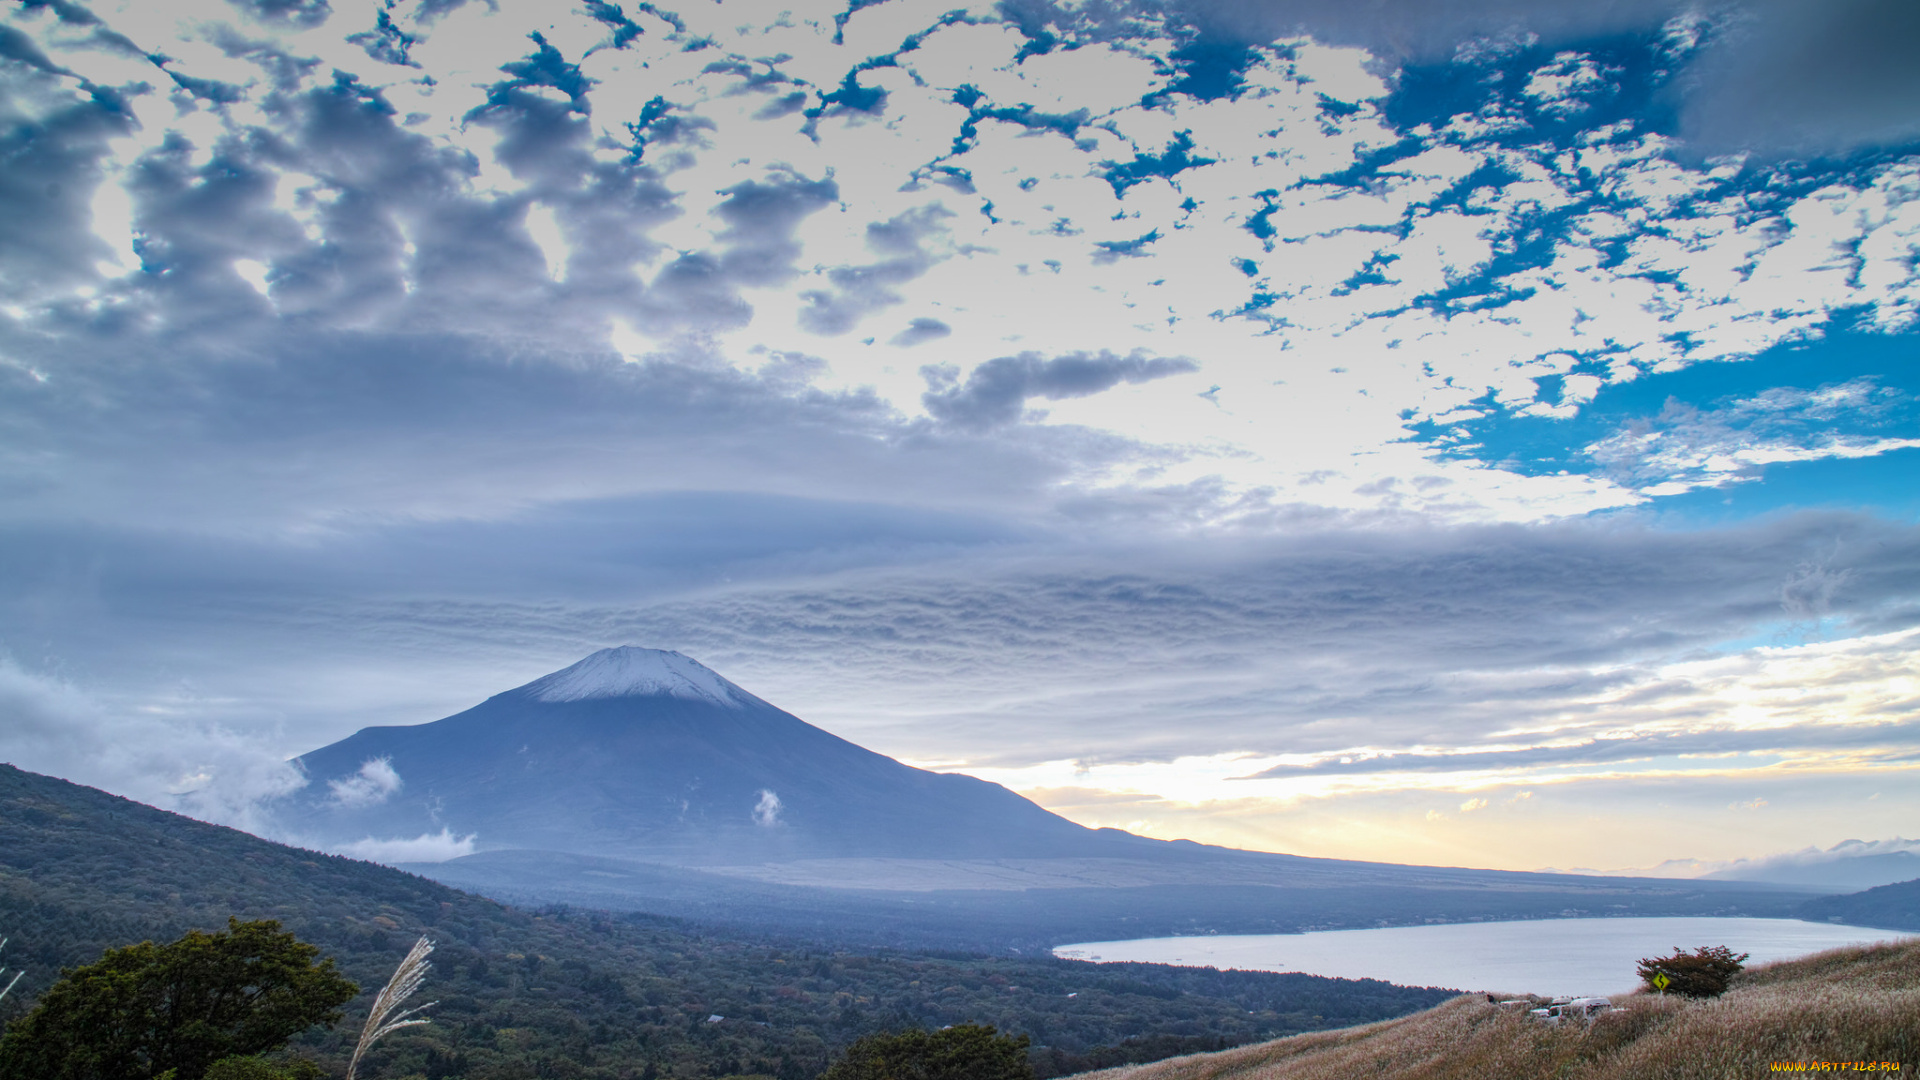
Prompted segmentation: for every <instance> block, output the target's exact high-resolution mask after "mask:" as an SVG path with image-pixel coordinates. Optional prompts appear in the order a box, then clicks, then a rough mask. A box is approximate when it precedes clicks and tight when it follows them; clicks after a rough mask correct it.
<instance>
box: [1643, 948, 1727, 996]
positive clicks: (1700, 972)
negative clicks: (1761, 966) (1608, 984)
mask: <svg viewBox="0 0 1920 1080" xmlns="http://www.w3.org/2000/svg"><path fill="white" fill-rule="evenodd" d="M1748 955H1749V954H1748V953H1741V954H1740V955H1739V956H1735V955H1733V950H1732V949H1729V948H1727V947H1726V946H1725V945H1712V946H1707V945H1702V946H1701V947H1700V948H1698V949H1695V950H1693V952H1691V953H1689V952H1687V951H1686V950H1685V949H1682V948H1681V947H1680V946H1678V945H1675V946H1674V947H1673V955H1672V956H1656V957H1653V958H1651V959H1646V960H1642V961H1640V967H1639V972H1640V978H1641V981H1643V982H1645V983H1646V984H1647V985H1648V986H1649V987H1651V988H1653V989H1655V990H1658V991H1660V992H1661V993H1663V994H1679V995H1681V996H1683V997H1690V998H1710V997H1719V996H1720V995H1721V994H1724V993H1726V992H1727V984H1728V982H1729V981H1730V980H1731V979H1732V978H1733V977H1734V975H1736V974H1738V973H1739V971H1740V969H1741V968H1743V967H1745V966H1746V960H1747V957H1748ZM1662 975H1664V976H1666V985H1665V986H1662V985H1660V983H1659V982H1658V981H1657V980H1658V979H1659V977H1660V976H1662Z"/></svg>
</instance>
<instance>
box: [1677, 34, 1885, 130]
mask: <svg viewBox="0 0 1920 1080" xmlns="http://www.w3.org/2000/svg"><path fill="white" fill-rule="evenodd" d="M1916 56H1920V5H1915V4H1912V3H1908V2H1905V0H1832V2H1829V3H1820V4H1800V3H1793V2H1791V0H1774V2H1772V3H1766V4H1761V5H1757V6H1756V8H1755V9H1754V11H1753V13H1752V15H1751V16H1750V17H1749V18H1746V19H1742V20H1739V21H1737V22H1731V23H1730V24H1729V25H1727V26H1726V28H1725V29H1724V30H1723V31H1722V33H1721V39H1720V40H1719V41H1718V42H1716V43H1715V45H1714V46H1713V47H1712V48H1710V49H1709V50H1708V51H1707V53H1706V54H1705V56H1704V57H1703V58H1702V59H1701V60H1700V61H1699V62H1698V63H1697V64H1696V65H1695V66H1694V67H1693V69H1692V70H1690V71H1689V72H1687V90H1688V93H1687V96H1686V108H1685V111H1684V113H1683V127H1682V131H1683V133H1684V134H1685V135H1686V137H1687V139H1688V140H1689V141H1690V142H1691V143H1692V144H1693V145H1694V146H1696V147H1697V148H1699V149H1700V150H1702V151H1704V152H1707V153H1729V152H1735V151H1739V150H1744V149H1748V148H1752V147H1759V148H1763V149H1776V150H1779V151H1781V152H1785V153H1791V154H1795V155H1811V154H1820V153H1833V152H1845V151H1848V150H1851V149H1854V148H1855V147H1858V146H1862V145H1867V146H1874V145H1879V146H1887V145H1903V144H1912V143H1915V142H1920V63H1915V62H1914V57H1916Z"/></svg>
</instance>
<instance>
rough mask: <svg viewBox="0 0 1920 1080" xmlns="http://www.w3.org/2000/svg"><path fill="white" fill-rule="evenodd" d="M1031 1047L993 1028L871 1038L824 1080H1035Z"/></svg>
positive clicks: (859, 1042) (983, 1026) (836, 1064)
mask: <svg viewBox="0 0 1920 1080" xmlns="http://www.w3.org/2000/svg"><path fill="white" fill-rule="evenodd" d="M1029 1041H1030V1040H1029V1039H1028V1038H1027V1037H1026V1036H1025V1035H1021V1036H1019V1037H1018V1038H1015V1037H1013V1036H1009V1035H999V1034H995V1032H994V1029H993V1027H992V1026H991V1025H988V1024H957V1025H955V1026H953V1027H949V1028H942V1029H941V1030H939V1031H923V1030H920V1029H918V1028H914V1029H910V1030H907V1031H899V1032H892V1033H888V1034H881V1035H869V1036H867V1037H866V1038H864V1039H860V1040H857V1041H856V1042H855V1043H854V1044H853V1045H852V1046H849V1047H847V1052H846V1053H845V1054H842V1055H841V1056H840V1060H838V1061H836V1062H834V1063H833V1065H832V1066H831V1067H830V1068H828V1069H827V1071H826V1073H825V1074H824V1075H823V1076H821V1078H820V1080H1033V1066H1032V1065H1030V1064H1028V1062H1027V1044H1028V1042H1029Z"/></svg>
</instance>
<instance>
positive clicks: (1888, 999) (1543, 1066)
mask: <svg viewBox="0 0 1920 1080" xmlns="http://www.w3.org/2000/svg"><path fill="white" fill-rule="evenodd" d="M1616 1004H1621V1005H1624V1006H1625V1011H1624V1012H1617V1013H1608V1014H1606V1015H1604V1016H1602V1017H1600V1018H1598V1019H1597V1020H1595V1021H1594V1022H1593V1024H1592V1025H1591V1026H1589V1027H1581V1026H1578V1025H1568V1026H1567V1027H1564V1028H1553V1027H1548V1026H1546V1025H1545V1024H1542V1023H1540V1022H1538V1021H1536V1020H1532V1019H1530V1018H1528V1017H1526V1016H1524V1015H1518V1014H1516V1013H1513V1012H1510V1011H1506V1010H1502V1009H1500V1008H1498V1007H1496V1006H1493V1005H1489V1004H1488V1003H1487V1000H1486V998H1485V997H1484V996H1482V995H1478V994H1474V995H1468V996H1464V997H1457V998H1454V999H1453V1000H1451V1001H1448V1002H1446V1003H1445V1004H1442V1005H1440V1006H1438V1007H1436V1008H1433V1009H1430V1010H1428V1011H1427V1012H1424V1013H1418V1014H1415V1015H1413V1016H1408V1017H1402V1018H1401V1019H1398V1020H1387V1021H1383V1022H1381V1023H1377V1024H1369V1025H1366V1026H1364V1027H1354V1028H1348V1029H1345V1030H1343V1031H1322V1032H1315V1033H1312V1034H1308V1035H1296V1036H1293V1037H1292V1038H1286V1039H1280V1040H1278V1041H1275V1042H1269V1043H1262V1044H1260V1045H1257V1046H1243V1047H1240V1048H1238V1049H1234V1050H1226V1051H1222V1052H1220V1053H1217V1054H1195V1055H1192V1056H1189V1057H1182V1058H1174V1059H1171V1060H1168V1061H1161V1062H1156V1063H1154V1064H1151V1065H1139V1066H1134V1067H1130V1068H1121V1069H1109V1070H1106V1071H1104V1072H1098V1073H1088V1074H1084V1076H1083V1077H1082V1078H1080V1080H1350V1078H1352V1077H1355V1076H1368V1077H1388V1078H1399V1080H1469V1078H1471V1080H1485V1078H1487V1077H1499V1078H1501V1080H1534V1078H1539V1080H1547V1078H1553V1080H1637V1078H1640V1077H1655V1076H1657V1077H1661V1078H1663V1080H1667V1078H1671V1080H1724V1078H1734V1077H1741V1078H1745V1077H1755V1076H1760V1075H1763V1074H1767V1073H1770V1072H1773V1071H1776V1070H1775V1063H1776V1062H1778V1063H1787V1064H1792V1063H1801V1064H1808V1063H1814V1062H1848V1063H1851V1062H1875V1063H1887V1062H1898V1063H1900V1065H1901V1069H1900V1073H1899V1074H1900V1075H1911V1073H1912V1070H1914V1069H1915V1068H1920V941H1910V942H1904V943H1901V944H1897V945H1882V946H1876V947H1872V948H1849V949H1835V950H1833V951H1831V952H1823V953H1816V954H1814V955H1812V956H1807V957H1802V958H1801V959H1798V960H1788V961H1783V962H1781V963H1777V964H1770V965H1767V966H1765V967H1760V968H1755V969H1753V970H1752V971H1750V972H1747V973H1745V974H1743V975H1741V976H1738V977H1737V979H1736V982H1735V985H1734V988H1733V989H1732V990H1730V991H1728V993H1727V994H1726V996H1724V997H1721V998H1719V999H1716V1000H1711V1001H1687V1000H1684V999H1681V998H1676V997H1658V996H1654V995H1646V994H1636V995H1634V996H1631V997H1628V998H1625V999H1616ZM1882 1067H1883V1068H1884V1067H1885V1066H1884V1065H1883V1066H1882ZM1827 1071H1834V1070H1827ZM1847 1071H1853V1070H1852V1069H1851V1066H1849V1069H1848V1070H1847ZM1876 1071H1877V1070H1876Z"/></svg>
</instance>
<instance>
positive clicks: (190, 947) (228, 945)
mask: <svg viewBox="0 0 1920 1080" xmlns="http://www.w3.org/2000/svg"><path fill="white" fill-rule="evenodd" d="M319 955H320V950H319V949H318V948H316V947H315V946H312V945H308V944H307V943H305V942H303V941H301V940H299V939H298V938H296V937H294V936H293V935H292V934H289V933H285V932H283V931H281V929H280V924H279V923H277V922H274V921H272V920H271V919H267V920H261V921H259V922H246V923H243V922H241V921H239V920H238V919H231V918H230V919H228V920H227V929H226V930H224V931H220V932H218V933H212V934H208V933H203V932H201V931H198V930H194V931H190V932H189V933H188V934H187V935H186V936H185V937H183V938H181V939H180V940H178V941H176V942H173V943H172V944H170V945H155V944H154V943H153V942H151V941H143V942H141V943H140V944H138V945H129V946H126V947H125V948H119V949H109V950H107V952H106V954H105V955H103V956H101V957H100V959H99V960H98V961H96V962H94V963H91V964H87V965H85V966H83V967H78V968H73V969H70V970H68V971H67V972H65V973H64V975H63V976H62V978H61V979H60V981H59V982H56V983H54V984H53V985H52V986H50V987H48V988H47V991H46V992H45V993H44V994H42V995H40V1000H39V1002H38V1004H36V1005H35V1006H34V1008H33V1011H32V1012H29V1013H28V1014H27V1015H26V1017H25V1018H24V1019H22V1020H21V1021H19V1022H18V1023H16V1024H12V1025H10V1026H9V1028H8V1030H7V1033H6V1035H5V1037H4V1038H0V1080H148V1078H150V1077H155V1076H164V1075H167V1074H168V1073H169V1071H171V1073H172V1075H173V1076H174V1077H175V1080H201V1078H202V1077H203V1076H205V1075H206V1074H207V1071H208V1069H209V1067H210V1066H212V1065H213V1064H214V1063H215V1062H217V1061H220V1060H221V1059H222V1058H229V1057H235V1056H244V1055H252V1054H260V1053H264V1052H266V1051H269V1050H278V1049H279V1048H280V1047H282V1046H284V1045H286V1043H287V1040H289V1039H291V1038H293V1037H294V1036H295V1035H298V1034H300V1033H301V1032H303V1031H305V1030H307V1029H308V1028H310V1027H313V1026H314V1025H316V1024H321V1025H326V1026H329V1027H331V1026H332V1025H333V1024H335V1023H337V1022H338V1021H339V1020H340V1015H341V1014H340V1006H341V1005H344V1004H346V1002H347V1001H348V1000H349V999H351V998H352V997H353V996H354V995H355V994H357V993H359V991H360V988H359V987H357V986H355V985H354V984H352V983H350V982H348V981H347V980H346V979H343V978H341V977H340V975H339V973H338V972H336V971H334V968H333V961H332V960H319V959H317V958H318V957H319ZM235 1068H243V1067H242V1066H232V1067H229V1068H228V1070H227V1071H228V1072H230V1073H231V1072H233V1069H235ZM234 1075H236V1076H240V1077H244V1076H246V1075H247V1074H246V1073H245V1072H244V1071H241V1072H238V1073H235V1074H234Z"/></svg>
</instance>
